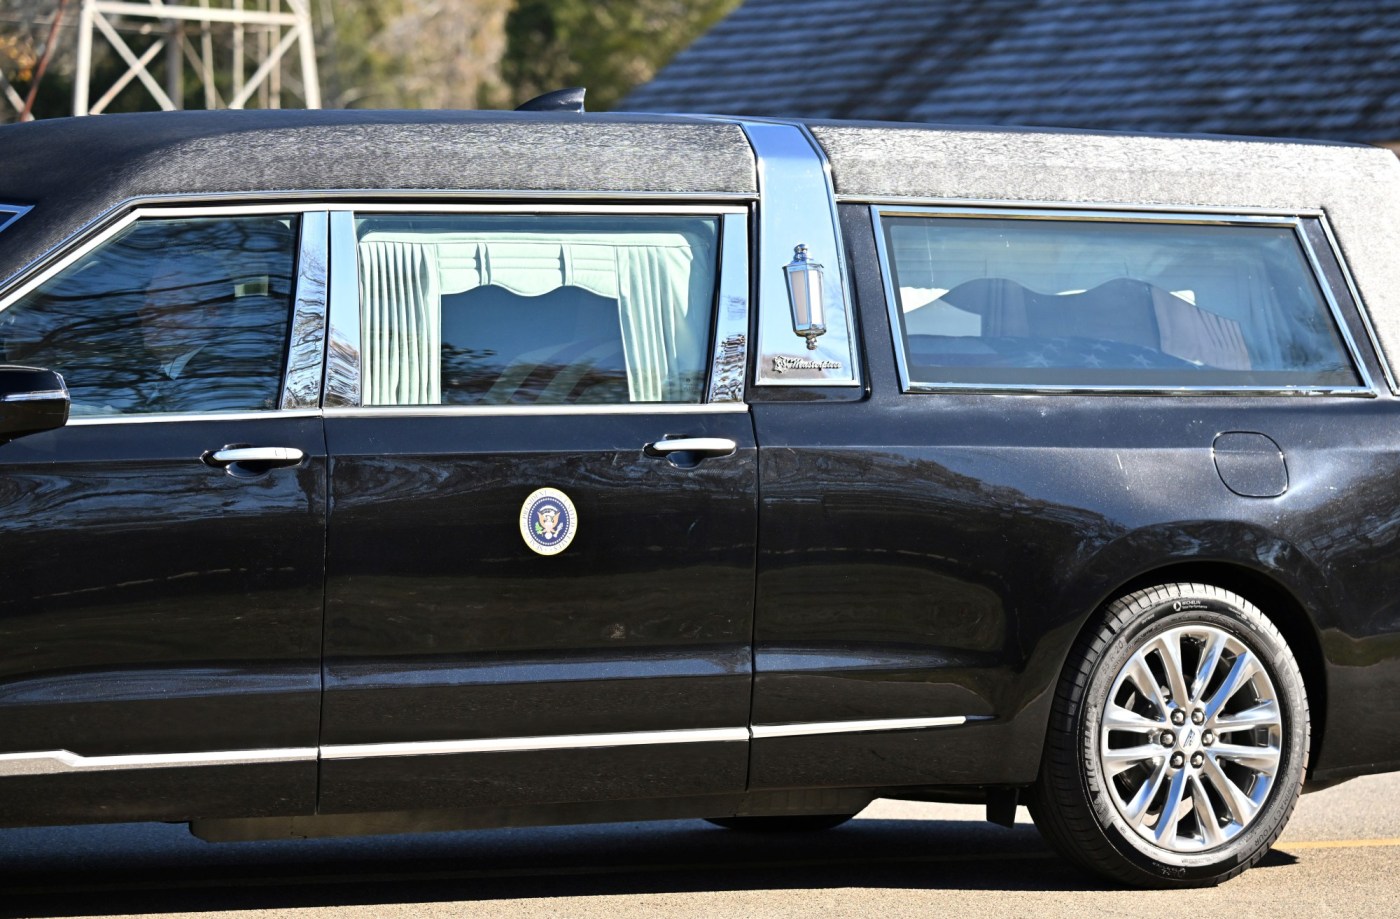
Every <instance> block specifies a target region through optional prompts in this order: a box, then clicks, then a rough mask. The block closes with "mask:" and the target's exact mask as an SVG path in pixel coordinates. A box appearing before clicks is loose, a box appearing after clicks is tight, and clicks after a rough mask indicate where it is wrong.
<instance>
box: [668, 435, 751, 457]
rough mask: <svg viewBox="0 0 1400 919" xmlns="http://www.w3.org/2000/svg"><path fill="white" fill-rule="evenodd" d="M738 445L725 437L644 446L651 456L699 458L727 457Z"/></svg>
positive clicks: (679, 439) (681, 439)
mask: <svg viewBox="0 0 1400 919" xmlns="http://www.w3.org/2000/svg"><path fill="white" fill-rule="evenodd" d="M737 449H739V445H738V444H736V443H735V442H734V441H732V440H730V439H729V438H727V437H677V438H674V439H672V440H658V441H657V442H656V443H654V444H647V445H646V452H647V453H648V454H650V455H651V456H665V455H666V454H668V453H698V454H700V455H701V456H729V455H730V454H732V453H733V452H734V451H735V450H737Z"/></svg>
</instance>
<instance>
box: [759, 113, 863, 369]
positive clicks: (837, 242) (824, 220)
mask: <svg viewBox="0 0 1400 919" xmlns="http://www.w3.org/2000/svg"><path fill="white" fill-rule="evenodd" d="M733 121H735V122H737V123H738V124H739V126H740V127H742V128H743V129H744V134H745V135H746V136H747V137H748V139H749V144H750V145H751V146H752V147H753V150H754V156H755V159H756V161H757V164H758V190H759V196H760V198H759V214H758V257H757V258H756V259H755V261H754V273H755V275H756V276H757V279H758V285H757V287H758V368H757V373H756V374H755V375H754V382H755V383H756V384H758V385H762V386H858V385H860V367H859V360H860V357H859V354H860V352H859V349H858V348H857V347H856V343H855V326H854V320H853V318H852V307H851V296H850V281H849V278H848V277H847V274H848V272H847V266H846V252H845V246H844V244H843V243H842V239H841V227H840V224H839V222H838V220H837V211H836V201H835V192H834V190H833V186H832V180H831V173H830V166H829V164H828V163H827V160H826V155H825V154H824V153H823V152H822V149H821V146H820V145H819V144H818V143H817V142H816V139H815V138H813V137H812V135H811V133H810V132H809V131H807V129H806V128H805V126H803V125H801V124H792V123H786V122H777V121H773V122H770V121H761V120H751V119H746V118H736V119H733ZM799 243H801V244H805V245H806V246H807V251H808V254H809V256H810V258H811V259H812V260H813V261H816V262H820V263H821V264H823V265H827V266H833V267H834V270H828V271H827V272H826V277H825V280H824V284H823V289H824V291H825V296H824V298H823V300H824V303H825V309H826V334H824V335H823V336H822V337H821V339H819V340H818V343H817V347H816V348H815V349H814V350H808V348H807V345H806V342H805V341H804V339H803V338H802V337H801V336H799V335H797V334H795V333H794V332H793V328H792V315H791V312H790V310H789V308H788V290H787V280H786V275H785V274H784V273H783V266H784V265H786V264H787V263H788V261H789V260H790V259H791V258H792V253H793V248H794V247H795V246H797V245H798V244H799Z"/></svg>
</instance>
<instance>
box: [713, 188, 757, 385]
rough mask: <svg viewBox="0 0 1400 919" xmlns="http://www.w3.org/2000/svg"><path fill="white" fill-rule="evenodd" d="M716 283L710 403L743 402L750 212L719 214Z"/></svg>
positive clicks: (746, 364)
mask: <svg viewBox="0 0 1400 919" xmlns="http://www.w3.org/2000/svg"><path fill="white" fill-rule="evenodd" d="M718 281H719V283H718V284H717V285H716V287H717V290H716V300H715V337H714V351H713V353H712V354H711V355H710V387H709V391H708V392H707V393H706V398H707V399H708V400H709V402H710V403H711V404H715V403H737V402H743V401H744V380H745V378H746V377H747V376H748V370H749V215H748V212H747V211H745V212H743V213H733V214H723V215H721V217H720V247H719V278H718Z"/></svg>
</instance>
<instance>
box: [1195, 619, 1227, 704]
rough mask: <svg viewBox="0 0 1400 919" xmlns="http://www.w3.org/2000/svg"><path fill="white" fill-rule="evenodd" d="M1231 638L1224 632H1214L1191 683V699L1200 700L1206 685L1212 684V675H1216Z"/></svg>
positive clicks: (1202, 653) (1202, 652) (1203, 651)
mask: <svg viewBox="0 0 1400 919" xmlns="http://www.w3.org/2000/svg"><path fill="white" fill-rule="evenodd" d="M1229 641H1230V639H1229V638H1228V637H1227V636H1226V635H1225V633H1223V632H1212V633H1211V635H1210V639H1209V640H1208V641H1207V642H1206V646H1205V648H1204V649H1202V651H1201V663H1200V665H1199V666H1198V667H1197V668H1196V679H1195V680H1194V681H1192V683H1191V701H1192V703H1196V702H1199V701H1200V700H1201V696H1202V694H1204V693H1205V691H1206V687H1207V686H1209V685H1210V680H1211V677H1213V676H1215V670H1216V668H1217V667H1219V666H1220V658H1221V656H1222V655H1223V654H1224V653H1225V646H1226V645H1227V644H1228V643H1229Z"/></svg>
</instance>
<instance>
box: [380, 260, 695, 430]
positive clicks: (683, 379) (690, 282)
mask: <svg viewBox="0 0 1400 919" xmlns="http://www.w3.org/2000/svg"><path fill="white" fill-rule="evenodd" d="M386 235H387V234H386ZM395 235H398V234H395ZM398 236H399V238H392V237H390V238H384V237H382V236H376V237H372V238H366V239H364V240H362V241H361V242H360V245H359V255H360V290H361V300H360V302H361V313H362V318H363V328H364V334H365V357H364V362H363V363H364V369H363V378H362V386H363V391H364V402H365V404H366V405H414V404H418V405H424V404H428V405H434V404H438V403H439V402H440V401H441V381H440V368H441V349H442V336H441V323H442V296H443V294H456V293H462V292H465V291H468V290H471V289H473V288H476V287H479V286H482V285H486V284H495V285H499V286H501V287H504V288H506V289H507V290H510V291H512V292H514V293H517V294H520V295H522V296H527V297H529V296H540V295H542V294H545V293H548V292H550V291H552V290H554V289H556V288H559V287H563V286H574V287H580V288H583V289H585V290H588V291H591V292H593V293H595V294H598V295H600V296H603V297H606V298H608V299H615V300H617V301H618V328H617V329H616V330H613V331H615V332H617V333H618V334H620V336H621V339H622V347H623V352H624V354H625V356H626V361H627V378H628V389H629V396H630V399H631V401H633V402H665V401H678V400H693V399H695V398H697V396H696V395H695V381H696V379H697V377H698V375H700V374H703V372H704V369H705V366H706V362H707V347H706V346H707V344H708V342H709V327H710V317H711V312H710V308H711V301H712V299H713V290H714V280H715V279H714V271H713V266H714V255H713V253H712V252H711V251H709V247H708V246H706V245H703V244H702V245H700V246H697V245H695V244H693V242H692V240H691V239H689V238H687V237H686V236H684V235H682V234H678V233H665V234H659V233H652V234H635V235H633V236H629V237H624V238H623V239H622V240H619V239H618V237H617V236H616V235H612V236H608V235H604V234H598V235H596V236H594V235H591V234H577V235H572V236H570V237H569V238H568V239H567V240H564V241H561V240H560V238H559V237H558V236H553V237H550V236H545V235H543V234H539V235H537V234H518V235H516V234H512V235H511V236H510V237H508V238H501V236H499V235H494V236H491V235H486V234H481V235H477V234H469V233H453V234H450V235H447V234H434V235H433V236H430V237H427V238H425V236H424V235H422V234H402V235H398ZM697 259H700V262H699V264H698V265H697V264H696V262H697ZM520 321H521V322H529V317H528V315H527V314H524V313H522V315H521V320H520ZM607 332H608V330H605V329H600V330H599V333H600V334H606V333H607Z"/></svg>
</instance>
